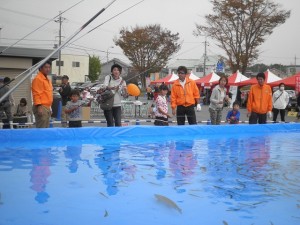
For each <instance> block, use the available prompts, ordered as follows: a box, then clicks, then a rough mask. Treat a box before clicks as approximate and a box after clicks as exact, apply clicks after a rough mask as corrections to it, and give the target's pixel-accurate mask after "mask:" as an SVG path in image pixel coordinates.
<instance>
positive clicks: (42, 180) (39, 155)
mask: <svg viewBox="0 0 300 225" xmlns="http://www.w3.org/2000/svg"><path fill="white" fill-rule="evenodd" d="M51 159H52V155H51V153H50V149H40V150H35V149H33V150H32V169H31V171H30V177H31V178H30V182H31V183H32V186H31V187H30V188H31V189H32V190H34V191H36V196H35V198H34V199H35V200H36V201H37V202H38V203H40V204H43V203H45V202H47V201H48V198H49V197H50V195H49V194H48V193H47V192H46V185H47V183H48V180H47V179H48V177H49V176H50V175H51V171H50V166H51Z"/></svg>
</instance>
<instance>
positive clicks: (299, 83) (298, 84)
mask: <svg viewBox="0 0 300 225" xmlns="http://www.w3.org/2000/svg"><path fill="white" fill-rule="evenodd" d="M295 91H296V93H299V92H300V77H299V76H296V85H295Z"/></svg>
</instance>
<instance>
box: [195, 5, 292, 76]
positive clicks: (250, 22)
mask: <svg viewBox="0 0 300 225" xmlns="http://www.w3.org/2000/svg"><path fill="white" fill-rule="evenodd" d="M211 3H212V4H213V11H214V13H213V14H209V15H206V16H205V19H206V23H207V26H203V25H200V24H196V31H195V34H196V35H207V36H209V37H211V38H212V39H214V40H216V41H217V42H218V46H219V47H221V48H222V49H223V50H224V51H225V52H226V54H227V57H228V64H229V66H230V68H231V70H232V72H235V71H236V70H240V71H241V72H242V73H245V71H246V69H247V66H248V65H249V63H251V62H253V60H255V59H257V58H258V55H259V52H258V47H259V46H260V45H261V44H262V43H263V42H264V41H265V39H266V37H267V36H269V35H271V34H272V32H273V30H274V28H275V27H277V26H279V25H280V24H283V23H284V22H285V21H286V19H287V18H289V16H290V11H285V10H282V9H280V5H279V4H276V3H274V2H272V1H271V0H211Z"/></svg>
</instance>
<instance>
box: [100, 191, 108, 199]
mask: <svg viewBox="0 0 300 225" xmlns="http://www.w3.org/2000/svg"><path fill="white" fill-rule="evenodd" d="M99 194H100V195H102V196H103V197H105V198H107V199H108V197H107V196H106V195H105V194H104V193H102V192H99Z"/></svg>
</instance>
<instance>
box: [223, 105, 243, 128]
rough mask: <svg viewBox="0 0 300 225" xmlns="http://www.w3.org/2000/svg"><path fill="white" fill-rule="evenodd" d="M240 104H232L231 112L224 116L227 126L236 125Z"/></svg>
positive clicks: (238, 118)
mask: <svg viewBox="0 0 300 225" xmlns="http://www.w3.org/2000/svg"><path fill="white" fill-rule="evenodd" d="M239 109H240V104H239V103H238V102H234V103H233V110H230V111H229V112H228V114H227V116H226V120H227V122H228V123H229V124H238V123H239V120H240V115H241V114H240V111H239Z"/></svg>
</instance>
